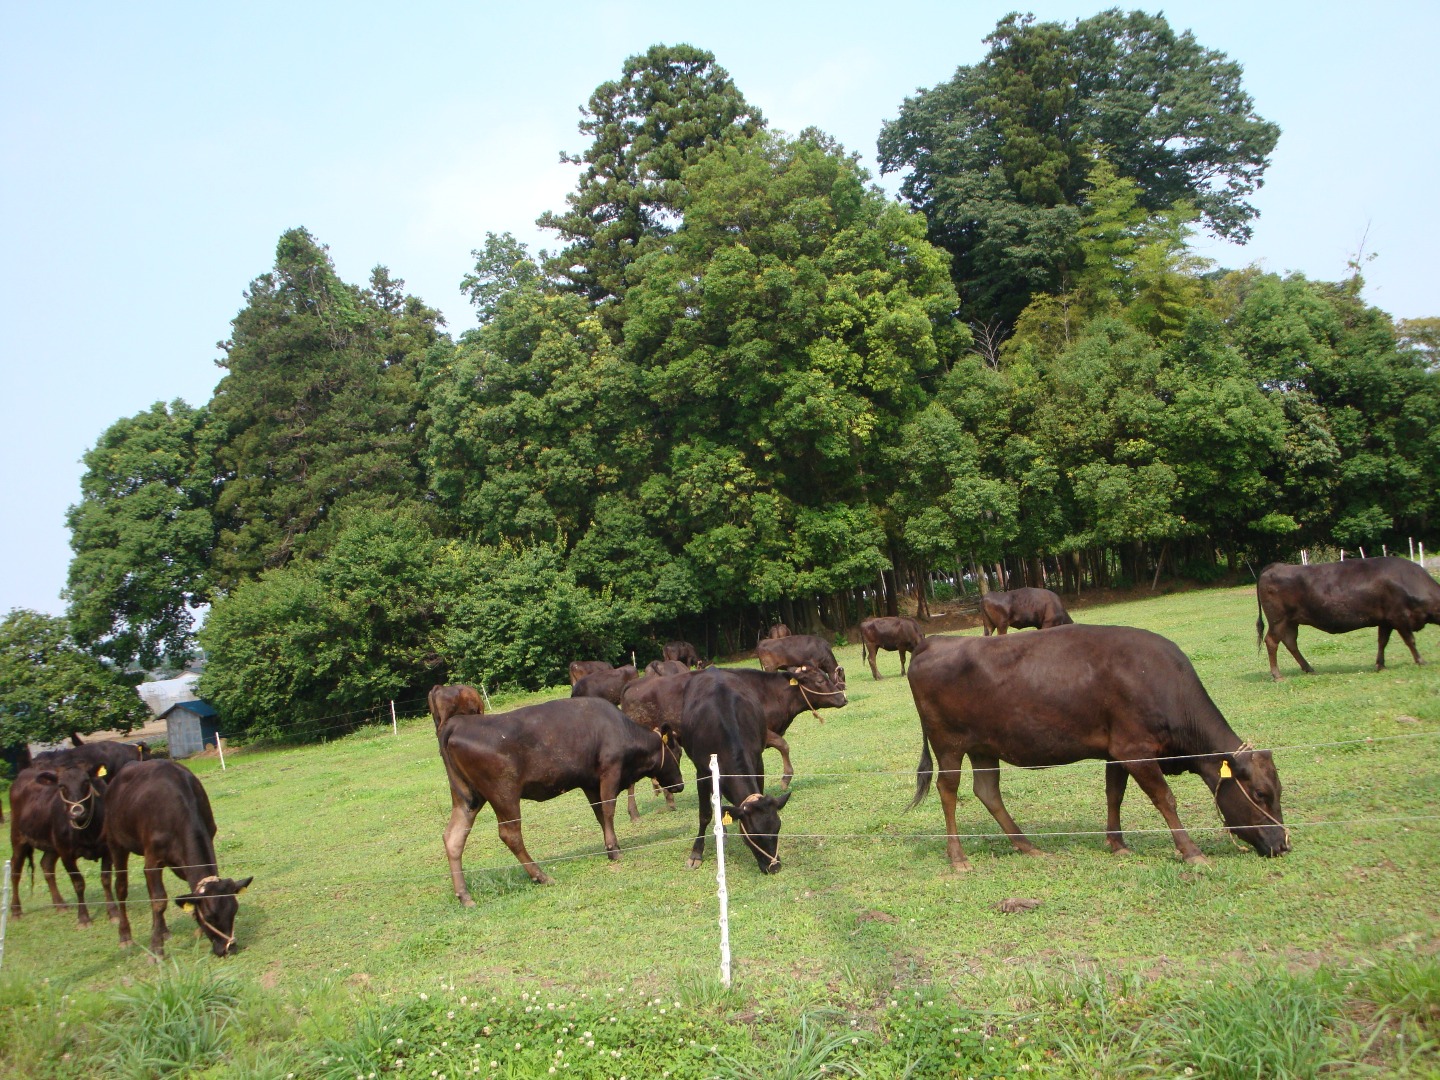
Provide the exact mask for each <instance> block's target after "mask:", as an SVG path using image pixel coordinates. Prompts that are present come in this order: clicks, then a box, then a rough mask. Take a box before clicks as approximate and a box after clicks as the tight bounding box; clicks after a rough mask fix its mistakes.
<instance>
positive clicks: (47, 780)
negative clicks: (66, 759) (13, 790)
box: [35, 769, 60, 787]
mask: <svg viewBox="0 0 1440 1080" xmlns="http://www.w3.org/2000/svg"><path fill="white" fill-rule="evenodd" d="M59 779H60V777H59V776H58V775H56V773H55V772H54V771H52V770H50V769H45V770H43V771H42V772H38V773H36V774H35V782H36V783H37V784H43V785H45V786H46V787H51V786H52V785H54V784H55V783H57V782H58V781H59Z"/></svg>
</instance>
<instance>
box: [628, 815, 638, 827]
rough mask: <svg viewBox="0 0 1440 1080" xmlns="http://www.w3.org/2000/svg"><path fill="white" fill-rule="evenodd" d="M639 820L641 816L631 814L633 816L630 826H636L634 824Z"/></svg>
mask: <svg viewBox="0 0 1440 1080" xmlns="http://www.w3.org/2000/svg"><path fill="white" fill-rule="evenodd" d="M639 820H640V815H639V814H631V815H630V824H631V825H634V824H635V823H636V822H637V821H639Z"/></svg>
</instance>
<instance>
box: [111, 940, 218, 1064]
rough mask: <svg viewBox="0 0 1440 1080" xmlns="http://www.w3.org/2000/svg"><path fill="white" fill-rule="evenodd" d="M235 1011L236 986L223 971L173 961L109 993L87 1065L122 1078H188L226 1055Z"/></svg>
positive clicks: (206, 965)
mask: <svg viewBox="0 0 1440 1080" xmlns="http://www.w3.org/2000/svg"><path fill="white" fill-rule="evenodd" d="M239 1007H240V991H239V986H238V984H237V982H236V980H235V979H234V977H232V976H231V975H229V974H228V973H226V972H225V971H224V969H221V968H217V967H215V966H214V965H212V964H194V965H188V964H187V965H182V964H179V963H176V962H172V963H170V964H168V965H166V966H165V967H163V968H161V969H160V972H159V973H158V974H157V976H156V977H155V978H154V979H151V980H147V981H145V982H141V983H137V984H136V985H134V986H132V987H129V988H125V989H121V990H117V991H114V992H113V994H112V995H111V1005H110V1008H109V1009H107V1011H106V1015H105V1016H104V1017H103V1018H101V1019H100V1020H99V1021H98V1022H97V1023H96V1024H95V1032H94V1034H95V1041H94V1054H93V1056H92V1058H91V1065H92V1067H93V1068H94V1070H95V1072H96V1073H97V1074H100V1075H105V1076H113V1077H118V1078H122V1080H129V1078H132V1077H133V1078H135V1080H152V1078H159V1077H170V1076H189V1075H192V1074H194V1073H195V1072H198V1071H200V1070H201V1069H203V1068H205V1067H206V1066H208V1065H211V1064H213V1063H215V1062H218V1061H220V1060H221V1059H222V1058H223V1057H224V1056H225V1051H226V1043H227V1033H228V1029H229V1027H230V1025H231V1024H232V1022H233V1021H234V1020H235V1018H236V1016H237V1015H238V1014H239Z"/></svg>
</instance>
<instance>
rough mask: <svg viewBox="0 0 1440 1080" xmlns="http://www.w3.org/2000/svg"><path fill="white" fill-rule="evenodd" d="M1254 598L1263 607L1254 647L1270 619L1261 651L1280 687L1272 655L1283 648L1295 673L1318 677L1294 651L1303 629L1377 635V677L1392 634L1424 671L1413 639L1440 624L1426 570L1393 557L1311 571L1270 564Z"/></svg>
mask: <svg viewBox="0 0 1440 1080" xmlns="http://www.w3.org/2000/svg"><path fill="white" fill-rule="evenodd" d="M1255 598H1256V601H1257V603H1258V604H1259V606H1260V615H1259V617H1258V618H1257V619H1256V620H1255V638H1256V647H1257V648H1258V647H1259V639H1260V634H1261V631H1262V630H1263V629H1264V624H1265V620H1266V619H1269V620H1270V632H1269V633H1267V634H1266V635H1265V648H1266V650H1267V651H1268V652H1269V654H1270V677H1271V678H1272V679H1275V680H1277V681H1278V680H1279V679H1280V668H1279V666H1278V665H1277V664H1276V663H1275V653H1276V651H1277V646H1279V644H1280V643H1281V642H1282V641H1283V642H1284V643H1285V648H1287V649H1289V650H1290V655H1291V656H1293V657H1295V662H1296V663H1297V664H1299V665H1300V670H1301V671H1303V672H1305V674H1307V675H1311V674H1314V671H1315V669H1314V668H1312V667H1311V666H1310V665H1309V664H1308V663H1306V662H1305V658H1304V657H1303V656H1301V655H1300V647H1299V645H1298V644H1297V643H1296V631H1297V630H1298V628H1299V627H1301V626H1313V627H1315V629H1317V630H1323V631H1324V632H1325V633H1327V634H1344V633H1348V632H1349V631H1351V630H1359V629H1361V628H1362V627H1366V626H1377V627H1379V628H1380V648H1379V651H1378V652H1377V653H1376V656H1375V670H1376V671H1380V670H1381V669H1382V668H1384V667H1385V646H1386V645H1388V644H1389V643H1390V631H1392V630H1398V631H1400V640H1401V641H1403V642H1405V645H1406V647H1407V648H1409V650H1410V655H1411V656H1413V657H1414V658H1415V663H1417V664H1423V663H1424V661H1423V660H1421V659H1420V652H1419V650H1417V649H1416V648H1415V633H1416V631H1419V630H1422V629H1424V627H1425V626H1426V624H1428V623H1440V583H1437V582H1436V581H1435V579H1434V578H1432V577H1431V576H1430V575H1429V574H1428V573H1426V572H1425V570H1424V568H1423V567H1420V566H1418V565H1416V564H1415V563H1412V562H1411V561H1410V560H1409V559H1397V558H1395V557H1393V556H1391V557H1387V558H1380V559H1347V560H1345V561H1344V562H1338V563H1315V564H1313V565H1311V566H1294V565H1291V564H1288V563H1271V564H1270V565H1269V566H1267V567H1265V569H1264V570H1262V571H1260V577H1259V580H1258V581H1257V582H1256V583H1255Z"/></svg>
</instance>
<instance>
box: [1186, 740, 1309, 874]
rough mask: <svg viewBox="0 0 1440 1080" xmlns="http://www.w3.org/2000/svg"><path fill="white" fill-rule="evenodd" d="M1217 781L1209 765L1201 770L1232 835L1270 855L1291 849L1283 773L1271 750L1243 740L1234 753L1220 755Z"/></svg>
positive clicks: (1216, 766) (1260, 852)
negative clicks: (1284, 808)
mask: <svg viewBox="0 0 1440 1080" xmlns="http://www.w3.org/2000/svg"><path fill="white" fill-rule="evenodd" d="M1218 761H1219V763H1218V764H1216V765H1214V766H1213V768H1214V773H1215V776H1214V781H1213V782H1212V781H1211V777H1210V771H1211V770H1210V769H1208V768H1205V767H1203V766H1202V767H1201V770H1200V774H1201V776H1202V778H1203V779H1204V780H1205V782H1206V783H1207V784H1209V785H1210V790H1211V791H1212V792H1213V793H1214V795H1215V805H1216V806H1218V807H1219V808H1220V816H1221V817H1222V818H1224V819H1225V827H1226V828H1227V829H1229V830H1230V833H1231V834H1232V835H1233V836H1236V837H1238V838H1239V839H1241V840H1243V841H1245V843H1247V844H1249V845H1250V846H1251V847H1253V848H1254V849H1255V851H1256V853H1257V854H1259V855H1264V856H1267V857H1270V856H1275V855H1283V854H1285V852H1287V851H1289V850H1290V834H1289V832H1288V831H1287V830H1286V828H1285V818H1284V815H1283V814H1282V813H1281V810H1280V775H1279V773H1277V772H1276V771H1275V761H1274V758H1272V757H1271V755H1270V751H1269V750H1252V749H1249V747H1248V746H1247V744H1245V743H1242V744H1241V745H1240V748H1239V749H1238V750H1236V751H1235V752H1234V753H1233V754H1227V755H1225V756H1224V757H1223V758H1220V759H1218Z"/></svg>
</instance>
